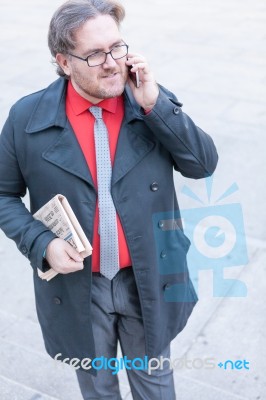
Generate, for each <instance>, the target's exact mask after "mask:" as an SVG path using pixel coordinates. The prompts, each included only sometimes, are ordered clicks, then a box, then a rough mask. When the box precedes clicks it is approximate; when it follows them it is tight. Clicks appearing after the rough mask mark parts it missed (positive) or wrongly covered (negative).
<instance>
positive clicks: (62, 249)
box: [46, 238, 84, 274]
mask: <svg viewBox="0 0 266 400" xmlns="http://www.w3.org/2000/svg"><path fill="white" fill-rule="evenodd" d="M46 260H47V262H48V264H49V265H50V267H51V268H53V269H54V270H55V271H56V272H58V273H60V274H69V273H70V272H75V271H80V270H82V269H83V268H84V265H83V257H81V256H80V254H79V253H78V252H77V251H76V250H75V249H74V248H73V247H72V246H71V245H70V244H69V243H67V242H65V241H64V240H63V239H59V238H57V239H54V240H52V241H51V242H50V243H49V244H48V246H47V249H46Z"/></svg>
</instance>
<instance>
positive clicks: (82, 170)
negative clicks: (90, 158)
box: [43, 122, 94, 186]
mask: <svg viewBox="0 0 266 400" xmlns="http://www.w3.org/2000/svg"><path fill="white" fill-rule="evenodd" d="M58 136H59V137H58V140H56V141H55V142H54V143H53V144H52V146H50V147H49V148H48V149H47V150H46V151H44V153H43V158H44V159H45V160H46V161H49V162H50V163H52V164H55V165H57V166H58V167H60V168H62V169H64V170H65V171H67V172H69V173H70V174H73V175H76V176H77V177H79V178H81V179H83V180H84V181H86V182H87V183H89V184H90V185H92V186H94V183H93V180H92V176H91V173H90V170H89V167H88V164H87V162H86V159H85V157H84V155H83V152H82V150H81V148H80V145H79V143H78V141H77V139H76V136H75V133H74V132H73V129H72V127H71V126H70V124H69V122H67V124H66V127H65V129H64V130H63V132H61V133H60V134H59V135H58Z"/></svg>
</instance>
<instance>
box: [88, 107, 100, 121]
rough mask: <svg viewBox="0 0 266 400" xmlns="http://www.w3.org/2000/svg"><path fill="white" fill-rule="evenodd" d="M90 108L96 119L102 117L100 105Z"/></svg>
mask: <svg viewBox="0 0 266 400" xmlns="http://www.w3.org/2000/svg"><path fill="white" fill-rule="evenodd" d="M89 110H90V112H91V113H92V115H93V116H94V117H95V119H102V109H101V108H100V107H97V106H92V107H90V108H89Z"/></svg>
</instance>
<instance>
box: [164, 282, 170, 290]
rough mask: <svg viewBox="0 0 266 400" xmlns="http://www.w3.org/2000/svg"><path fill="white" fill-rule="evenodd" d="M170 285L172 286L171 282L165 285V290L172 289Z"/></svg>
mask: <svg viewBox="0 0 266 400" xmlns="http://www.w3.org/2000/svg"><path fill="white" fill-rule="evenodd" d="M170 287H171V284H170V283H167V284H166V285H164V287H163V288H164V290H167V289H170Z"/></svg>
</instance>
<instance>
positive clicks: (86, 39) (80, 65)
mask: <svg viewBox="0 0 266 400" xmlns="http://www.w3.org/2000/svg"><path fill="white" fill-rule="evenodd" d="M75 40H76V43H77V45H76V48H75V50H71V53H73V54H75V55H77V56H79V57H82V58H86V57H87V56H89V55H90V54H92V53H94V52H95V51H105V52H108V51H110V50H111V49H112V48H113V47H114V45H117V44H123V42H122V39H121V35H120V32H119V30H118V26H117V25H116V23H115V21H114V20H113V18H112V17H110V16H108V15H100V16H98V17H96V18H95V19H91V20H88V21H87V22H86V23H85V24H84V25H83V26H82V27H81V28H80V29H78V30H77V32H76V35H75ZM60 60H61V62H60ZM58 61H59V62H60V65H61V66H63V69H64V72H65V73H66V74H67V75H69V76H70V79H71V82H72V84H73V86H74V88H75V89H76V91H77V92H78V93H79V94H80V95H81V96H82V97H84V98H86V99H87V100H89V101H91V102H92V103H93V104H97V103H98V102H100V101H101V100H103V99H107V98H111V97H116V96H120V95H121V94H122V93H123V91H124V88H125V83H126V81H127V77H128V70H127V66H126V65H125V61H126V57H123V58H121V59H119V60H114V59H113V58H112V57H111V55H110V54H109V55H108V56H107V59H106V62H105V63H104V64H102V65H99V66H97V67H89V66H88V65H87V63H86V62H85V61H82V60H79V59H77V58H74V57H71V56H65V57H63V61H62V58H61V59H60V58H59V59H58Z"/></svg>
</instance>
